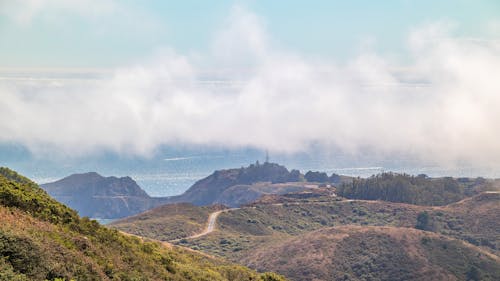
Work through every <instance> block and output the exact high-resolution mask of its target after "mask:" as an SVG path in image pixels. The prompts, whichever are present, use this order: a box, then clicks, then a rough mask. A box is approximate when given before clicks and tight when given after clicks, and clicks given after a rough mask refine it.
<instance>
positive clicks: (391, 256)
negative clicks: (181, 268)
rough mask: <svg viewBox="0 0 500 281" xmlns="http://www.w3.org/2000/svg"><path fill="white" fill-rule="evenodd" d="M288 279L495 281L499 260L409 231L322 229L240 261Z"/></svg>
mask: <svg viewBox="0 0 500 281" xmlns="http://www.w3.org/2000/svg"><path fill="white" fill-rule="evenodd" d="M242 261H243V262H244V263H245V264H247V265H249V266H250V267H253V268H256V269H258V270H268V269H273V270H275V271H277V272H279V273H282V274H284V275H286V276H287V277H289V278H290V279H292V280H467V278H468V277H471V276H472V275H475V276H474V277H479V278H480V279H478V280H498V278H500V261H499V259H498V257H496V256H494V255H491V254H487V253H484V252H482V251H481V250H480V249H479V248H477V247H475V246H472V245H469V244H465V243H464V242H462V241H459V240H455V239H451V238H447V237H445V236H442V235H438V234H434V233H430V232H424V231H420V230H416V229H410V228H400V227H377V226H364V227H360V226H341V227H332V228H325V229H321V230H318V231H314V232H310V233H307V234H305V235H302V236H299V237H294V238H291V239H288V240H285V241H281V242H278V241H276V243H274V244H273V245H267V246H266V247H263V248H259V249H256V250H255V251H253V252H252V253H249V254H247V255H246V257H244V258H243V259H242Z"/></svg>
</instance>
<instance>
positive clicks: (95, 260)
mask: <svg viewBox="0 0 500 281" xmlns="http://www.w3.org/2000/svg"><path fill="white" fill-rule="evenodd" d="M0 220H1V221H2V224H1V225H0V257H1V258H0V280H17V281H24V280H282V279H281V277H279V276H277V275H275V274H272V273H268V274H258V273H256V272H254V271H251V270H249V269H247V268H245V267H242V266H237V265H233V264H229V263H227V262H224V261H222V260H219V259H214V258H210V257H207V256H206V255H200V254H198V253H196V252H193V251H188V250H185V249H182V248H179V247H175V246H171V245H170V246H169V245H165V244H162V243H159V242H155V241H149V242H148V241H143V240H142V239H140V238H137V237H134V236H126V235H123V234H121V233H120V232H118V231H116V230H112V229H108V228H105V227H103V226H101V225H99V223H97V222H96V221H93V220H89V219H87V218H83V219H82V218H80V217H79V216H78V215H77V213H76V212H75V211H73V210H71V209H69V208H68V207H66V206H64V205H62V204H60V203H59V202H57V201H56V200H54V199H52V198H51V197H49V196H48V194H47V193H46V192H45V191H43V190H42V189H41V188H39V187H38V186H37V185H36V184H35V183H33V182H32V181H30V180H29V179H27V178H25V177H22V176H20V175H19V174H17V173H15V172H13V171H11V170H9V169H6V168H0Z"/></svg>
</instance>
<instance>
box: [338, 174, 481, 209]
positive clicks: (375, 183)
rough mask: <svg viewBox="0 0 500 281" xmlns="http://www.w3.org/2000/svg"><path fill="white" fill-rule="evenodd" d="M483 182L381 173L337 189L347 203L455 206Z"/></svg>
mask: <svg viewBox="0 0 500 281" xmlns="http://www.w3.org/2000/svg"><path fill="white" fill-rule="evenodd" d="M486 185H487V182H486V180H484V179H482V178H477V179H467V178H464V179H460V180H458V179H454V178H451V177H445V178H435V179H433V178H428V177H426V176H424V175H420V176H417V177H415V176H410V175H406V174H395V173H383V174H379V175H376V176H372V177H370V178H367V179H362V178H356V179H352V181H351V182H350V183H343V184H341V185H340V186H339V187H338V188H337V193H338V195H340V196H343V197H346V198H349V199H365V200H384V201H390V202H401V203H409V204H415V205H426V206H441V205H446V204H450V203H453V202H457V201H459V200H462V199H464V198H465V197H467V196H471V195H473V194H474V193H475V190H474V189H475V188H476V187H484V186H486Z"/></svg>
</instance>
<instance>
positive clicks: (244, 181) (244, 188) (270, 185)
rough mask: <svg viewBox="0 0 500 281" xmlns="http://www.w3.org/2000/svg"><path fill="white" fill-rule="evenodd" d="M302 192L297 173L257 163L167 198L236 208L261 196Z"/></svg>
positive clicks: (217, 173)
mask: <svg viewBox="0 0 500 281" xmlns="http://www.w3.org/2000/svg"><path fill="white" fill-rule="evenodd" d="M285 183H289V184H285ZM303 189H306V186H305V184H304V176H303V175H302V174H301V173H300V172H299V171H298V170H291V171H288V169H287V168H285V167H284V166H281V165H278V164H275V163H269V162H265V163H263V164H259V163H258V162H257V163H256V164H252V165H250V166H248V167H241V168H239V169H228V170H219V171H215V172H214V173H212V174H211V175H210V176H208V177H206V178H204V179H201V180H199V181H197V182H196V183H195V184H194V185H193V186H191V187H190V188H189V189H188V190H187V191H186V192H184V193H183V194H181V195H179V196H173V197H171V198H169V202H172V203H178V202H187V203H192V204H194V205H198V206H204V205H211V204H218V203H221V204H224V205H227V206H231V207H235V206H240V205H244V204H247V203H250V202H253V201H254V200H256V199H258V198H259V197H260V196H262V195H264V194H274V193H280V194H281V193H288V192H296V191H300V190H303Z"/></svg>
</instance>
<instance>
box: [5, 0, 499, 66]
mask: <svg viewBox="0 0 500 281" xmlns="http://www.w3.org/2000/svg"><path fill="white" fill-rule="evenodd" d="M235 6H240V7H243V8H245V9H247V10H249V11H252V12H253V13H255V14H256V15H257V16H258V17H259V18H260V21H261V23H262V25H263V26H264V27H265V29H266V32H267V33H268V35H269V37H270V38H271V39H272V40H273V41H274V42H275V43H276V44H281V45H283V46H286V48H287V49H289V50H293V51H295V52H298V53H301V54H309V55H314V56H322V57H328V58H333V59H335V60H338V61H341V62H342V61H346V60H347V59H348V58H349V57H352V56H355V55H357V54H359V53H360V52H363V51H365V50H366V49H370V50H373V51H376V52H377V53H378V54H379V55H384V56H388V57H391V58H396V59H403V60H404V59H405V58H407V54H406V53H405V49H406V39H407V36H408V33H409V32H411V31H412V30H414V29H415V28H417V27H419V26H421V25H423V24H426V23H435V22H443V21H445V22H451V23H453V24H456V25H457V27H456V29H455V30H454V32H455V33H456V34H458V35H460V36H467V37H484V36H485V37H492V36H497V35H498V30H499V29H500V27H499V25H500V24H499V22H498V15H499V14H500V1H496V0H418V1H417V0H414V1H411V0H387V1H367V0H354V1H335V0H324V1H323V0H321V1H294V0H290V1H229V0H218V1H194V0H186V1H152V0H146V1H127V0H121V1H113V0H72V1H65V0H0V34H1V36H0V66H1V67H91V68H96V67H114V66H122V65H126V64H127V63H131V62H136V61H137V60H141V59H143V58H144V57H147V56H149V55H150V54H151V53H154V52H157V51H159V50H162V49H164V48H172V49H174V50H175V51H178V52H181V53H183V54H197V53H201V54H206V50H207V48H210V46H211V44H212V39H213V37H214V36H215V34H216V33H217V32H218V31H219V30H220V29H221V28H223V27H224V26H225V25H226V24H227V22H226V20H227V17H228V15H229V14H230V13H231V10H232V9H234V7H235Z"/></svg>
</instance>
